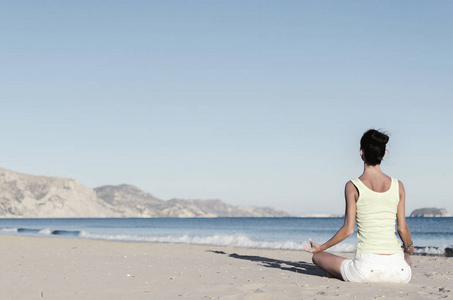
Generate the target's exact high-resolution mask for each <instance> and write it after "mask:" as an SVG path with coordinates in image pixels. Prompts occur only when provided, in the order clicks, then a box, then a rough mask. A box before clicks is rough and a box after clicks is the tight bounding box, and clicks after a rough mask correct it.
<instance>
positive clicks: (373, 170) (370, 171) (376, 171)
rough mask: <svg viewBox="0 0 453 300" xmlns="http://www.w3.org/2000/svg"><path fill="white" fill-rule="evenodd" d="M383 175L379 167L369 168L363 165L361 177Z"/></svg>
mask: <svg viewBox="0 0 453 300" xmlns="http://www.w3.org/2000/svg"><path fill="white" fill-rule="evenodd" d="M377 174H384V172H382V170H381V165H375V166H370V165H367V164H363V175H377Z"/></svg>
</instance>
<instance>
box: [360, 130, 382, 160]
mask: <svg viewBox="0 0 453 300" xmlns="http://www.w3.org/2000/svg"><path fill="white" fill-rule="evenodd" d="M388 141H389V136H388V135H387V134H385V133H383V132H380V131H377V130H375V129H370V130H368V131H367V132H365V133H364V134H363V136H362V138H361V139H360V150H362V151H363V159H364V161H365V163H366V164H367V165H370V166H375V165H379V164H380V163H381V161H382V158H383V157H384V155H385V146H386V145H387V143H388Z"/></svg>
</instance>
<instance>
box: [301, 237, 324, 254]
mask: <svg viewBox="0 0 453 300" xmlns="http://www.w3.org/2000/svg"><path fill="white" fill-rule="evenodd" d="M308 240H309V241H310V246H311V247H310V246H309V245H308V243H307V241H305V242H304V249H305V251H307V252H310V253H318V252H322V251H324V250H323V249H322V247H321V245H320V244H316V243H315V242H313V241H312V240H311V239H308Z"/></svg>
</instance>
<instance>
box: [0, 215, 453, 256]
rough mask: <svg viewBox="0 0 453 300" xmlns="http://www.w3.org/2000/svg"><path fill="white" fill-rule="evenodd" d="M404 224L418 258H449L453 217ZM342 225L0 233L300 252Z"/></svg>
mask: <svg viewBox="0 0 453 300" xmlns="http://www.w3.org/2000/svg"><path fill="white" fill-rule="evenodd" d="M406 220H407V223H408V225H409V228H410V230H411V233H412V240H413V241H414V245H415V246H416V254H419V255H434V256H451V255H450V254H451V253H452V248H453V217H447V218H426V217H425V218H410V217H409V218H406ZM342 225H343V218H294V217H292V218H89V219H84V218H80V219H79V218H74V219H66V218H65V219H42V218H40V219H22V218H21V219H17V218H16V219H0V234H4V235H16V236H37V237H54V238H78V239H96V240H113V241H124V242H149V243H181V244H193V245H217V246H232V247H245V248H264V249H287V250H303V242H304V241H308V239H309V238H311V239H312V240H313V241H315V242H318V243H323V242H325V241H327V240H328V239H329V238H331V237H332V236H333V235H334V234H335V233H336V232H337V230H338V229H339V228H340V227H341V226H342ZM356 243H357V234H356V232H355V233H354V234H353V235H351V236H350V237H349V238H347V239H346V240H345V241H343V242H341V243H339V244H338V245H336V246H334V247H332V248H330V249H329V251H332V252H355V250H356Z"/></svg>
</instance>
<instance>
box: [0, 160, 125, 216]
mask: <svg viewBox="0 0 453 300" xmlns="http://www.w3.org/2000/svg"><path fill="white" fill-rule="evenodd" d="M0 216H1V217H5V218H10V217H24V218H34V217H46V218H72V217H74V218H78V217H110V216H112V217H113V216H114V217H116V216H119V214H116V213H115V209H114V208H113V207H112V206H110V205H108V203H106V202H104V201H99V200H98V197H97V195H96V192H95V191H93V190H92V189H90V188H88V187H86V186H84V185H83V184H81V183H80V182H78V181H76V180H73V179H66V178H55V177H44V176H33V175H25V174H20V173H16V172H12V171H9V170H5V169H0Z"/></svg>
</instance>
